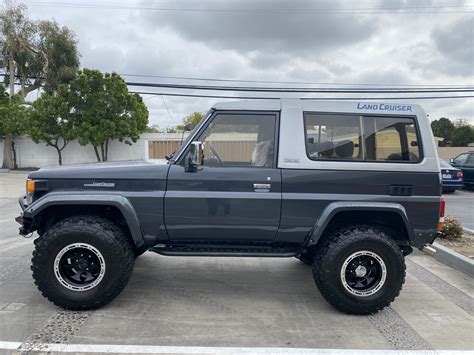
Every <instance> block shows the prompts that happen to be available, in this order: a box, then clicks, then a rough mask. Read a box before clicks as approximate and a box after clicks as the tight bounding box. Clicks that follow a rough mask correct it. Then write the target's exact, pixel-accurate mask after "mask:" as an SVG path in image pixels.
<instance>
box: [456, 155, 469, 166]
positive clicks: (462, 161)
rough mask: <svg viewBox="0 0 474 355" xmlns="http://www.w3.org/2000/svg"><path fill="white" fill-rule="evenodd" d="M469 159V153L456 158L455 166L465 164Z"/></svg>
mask: <svg viewBox="0 0 474 355" xmlns="http://www.w3.org/2000/svg"><path fill="white" fill-rule="evenodd" d="M468 157H469V154H467V153H464V154H461V155H458V156H457V157H456V158H454V164H465V163H466V161H467V158H468Z"/></svg>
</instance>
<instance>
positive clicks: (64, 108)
mask: <svg viewBox="0 0 474 355" xmlns="http://www.w3.org/2000/svg"><path fill="white" fill-rule="evenodd" d="M67 90H68V88H67V86H62V87H59V88H58V90H57V92H56V93H46V92H45V93H43V94H42V95H41V97H40V98H39V99H38V100H36V101H35V102H33V104H32V108H31V110H30V112H29V115H28V119H29V120H28V127H27V129H26V131H27V133H28V134H29V135H30V137H31V139H33V141H34V142H35V143H40V142H45V143H46V146H50V147H53V148H54V149H56V151H57V153H58V164H59V165H62V164H63V162H62V151H63V150H64V148H66V146H67V144H68V143H69V142H70V141H71V140H72V139H73V138H74V131H73V125H72V120H71V119H70V116H71V115H70V107H69V102H68V101H67Z"/></svg>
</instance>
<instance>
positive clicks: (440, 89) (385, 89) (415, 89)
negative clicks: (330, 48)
mask: <svg viewBox="0 0 474 355" xmlns="http://www.w3.org/2000/svg"><path fill="white" fill-rule="evenodd" d="M118 75H123V74H118ZM0 76H6V74H4V73H0ZM175 78H177V77H175ZM180 78H183V79H185V78H184V77H180ZM29 79H33V80H35V79H42V78H40V77H36V76H31V77H29ZM209 80H213V79H209ZM218 80H230V79H218ZM236 81H237V80H236ZM242 82H246V81H245V80H242ZM275 83H279V82H275ZM125 84H127V85H128V86H137V87H151V88H166V89H180V90H205V91H236V92H239V91H240V92H288V93H336V94H345V93H372V94H377V93H450V92H451V93H454V92H474V86H470V85H465V86H462V85H461V86H436V87H435V86H431V87H429V86H428V87H425V86H408V87H402V86H400V87H390V86H378V87H369V86H368V85H367V87H364V88H358V87H341V88H327V87H321V86H320V87H265V86H222V85H198V84H171V83H148V82H129V81H125ZM320 85H322V83H320ZM332 85H336V84H332ZM347 85H357V84H347ZM377 85H381V84H376V85H375V86H377Z"/></svg>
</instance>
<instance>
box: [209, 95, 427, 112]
mask: <svg viewBox="0 0 474 355" xmlns="http://www.w3.org/2000/svg"><path fill="white" fill-rule="evenodd" d="M290 107H291V108H297V107H298V108H301V109H302V110H304V111H312V110H318V111H323V112H324V111H326V112H331V111H332V112H361V113H384V114H414V113H416V112H419V111H420V110H421V108H420V106H419V105H414V104H411V103H401V102H383V101H378V102H377V101H356V100H354V101H344V99H341V100H340V101H339V100H334V101H323V100H307V99H295V98H284V99H268V100H238V101H228V102H218V103H216V104H215V105H214V106H213V108H214V109H217V110H268V111H280V110H282V109H284V108H290Z"/></svg>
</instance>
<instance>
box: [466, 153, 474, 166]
mask: <svg viewBox="0 0 474 355" xmlns="http://www.w3.org/2000/svg"><path fill="white" fill-rule="evenodd" d="M466 165H469V166H471V165H474V154H470V155H469V158H467V161H466Z"/></svg>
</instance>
